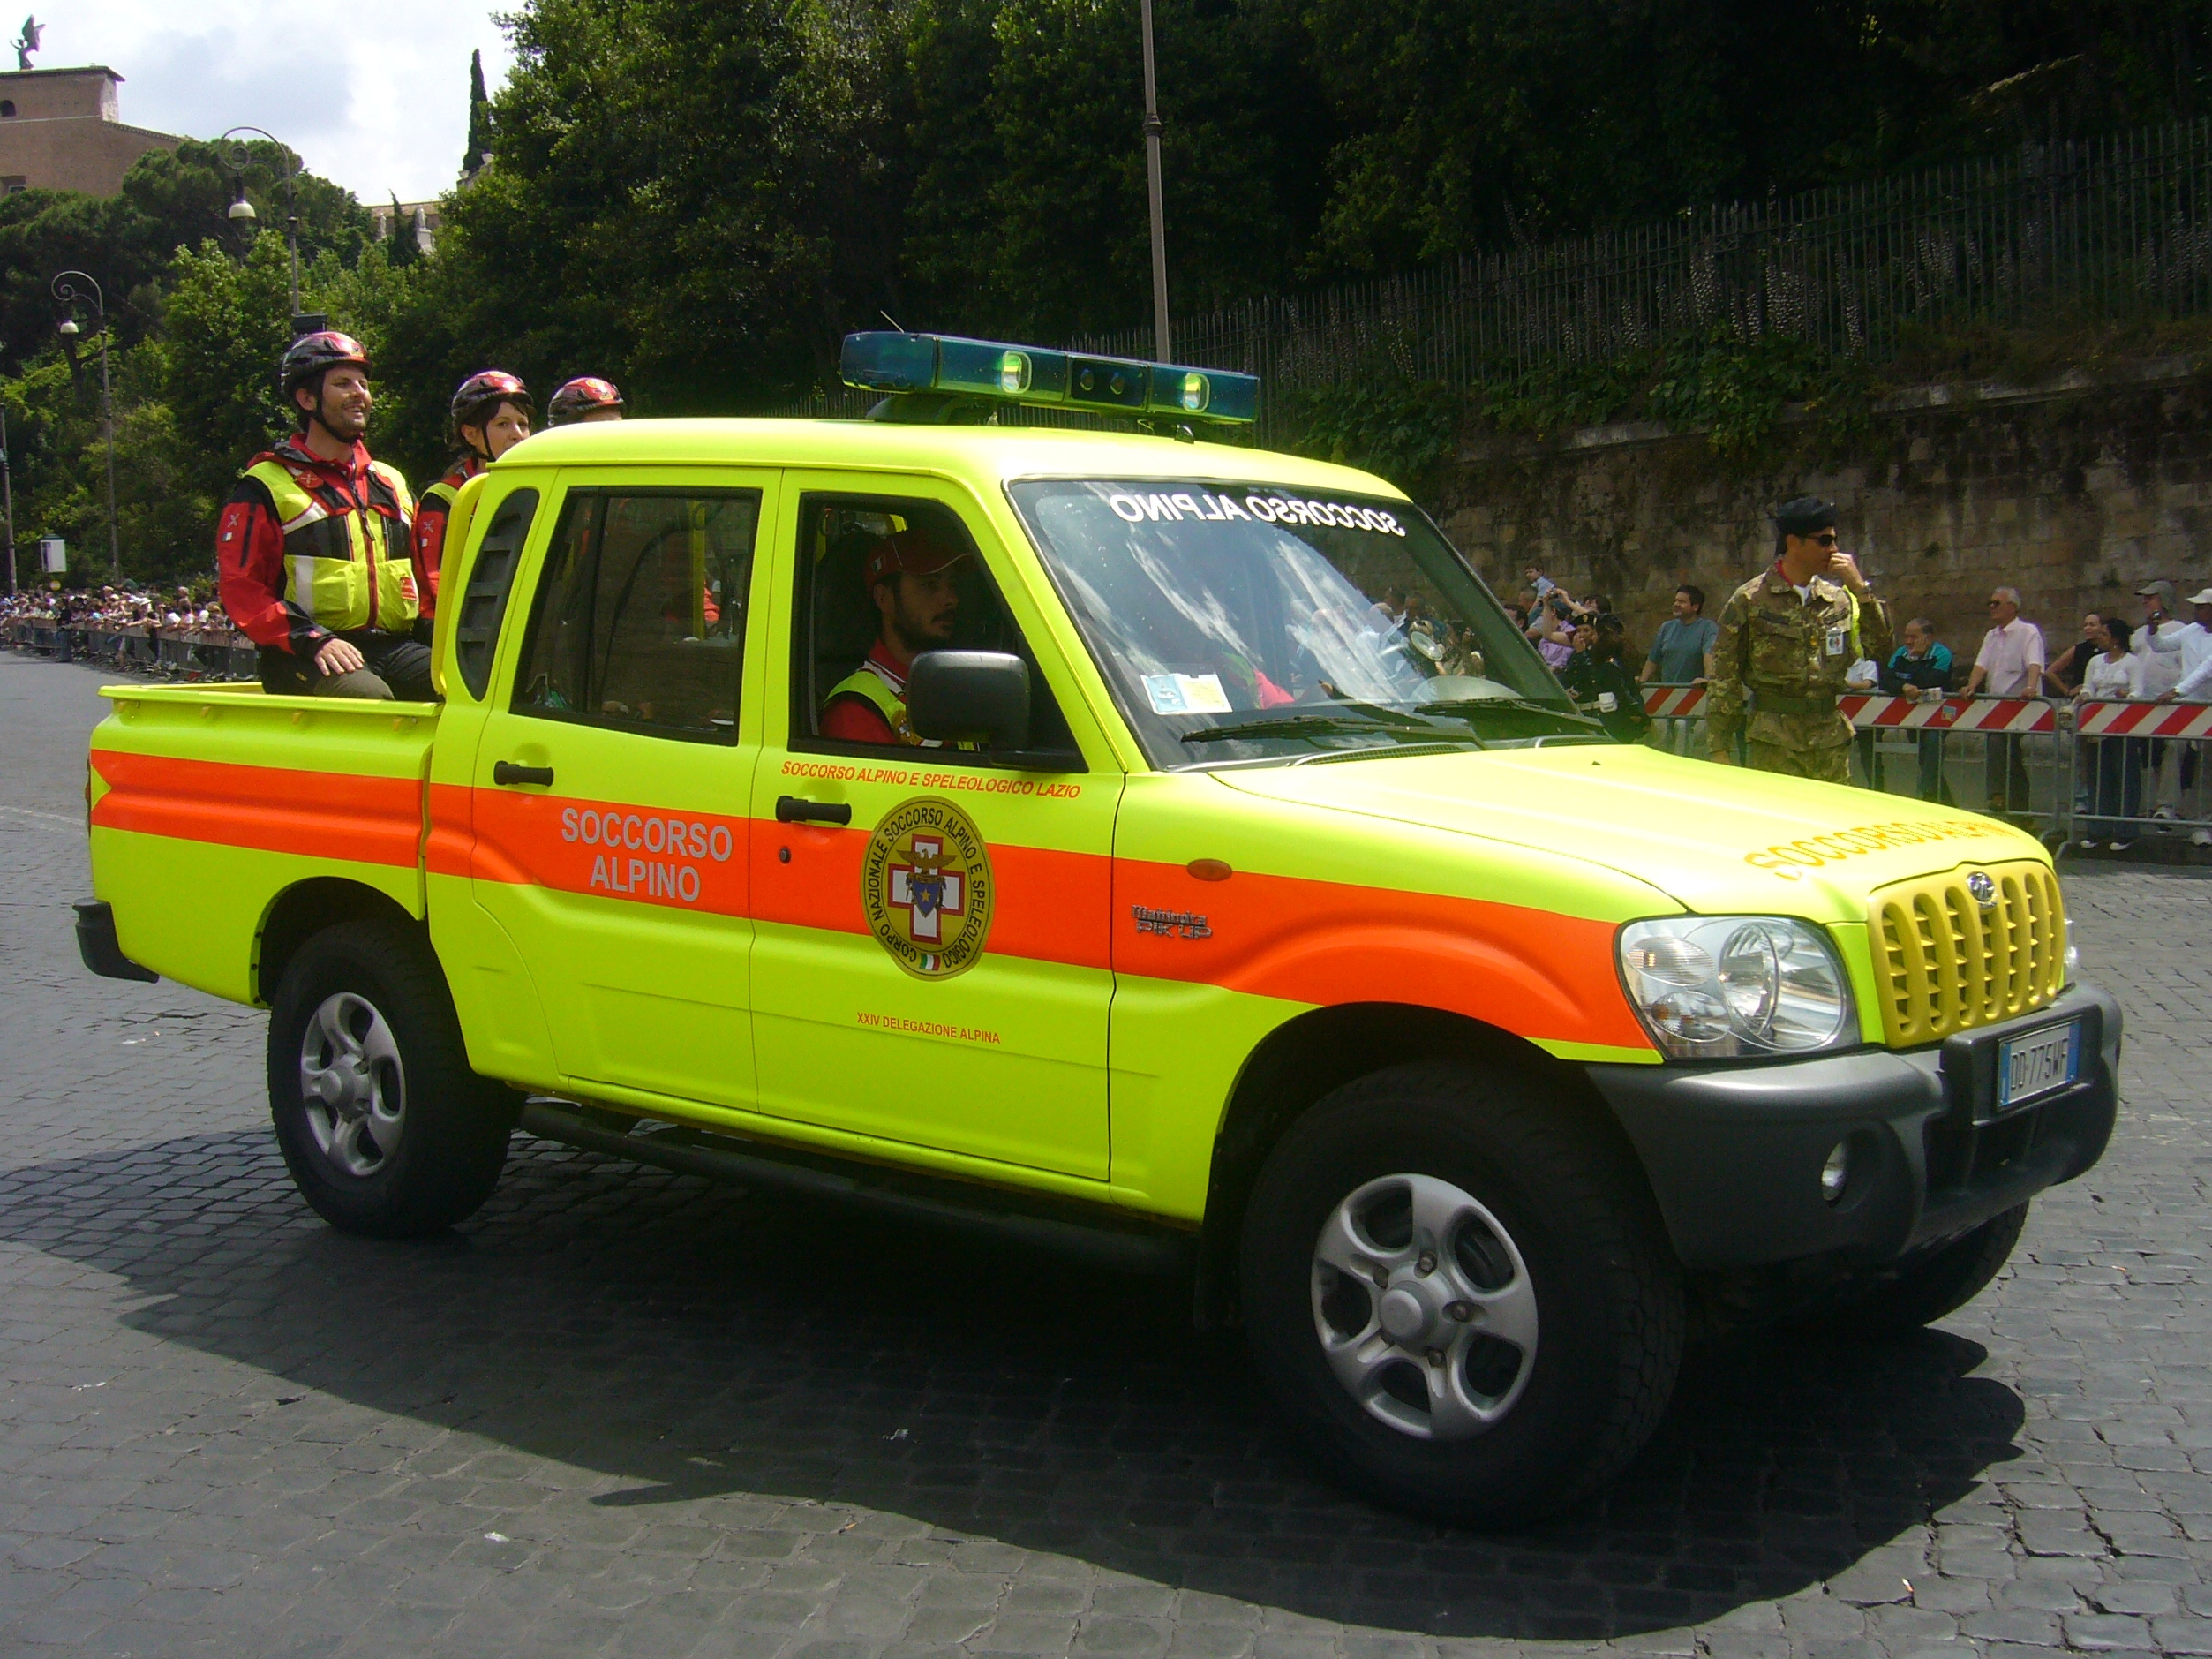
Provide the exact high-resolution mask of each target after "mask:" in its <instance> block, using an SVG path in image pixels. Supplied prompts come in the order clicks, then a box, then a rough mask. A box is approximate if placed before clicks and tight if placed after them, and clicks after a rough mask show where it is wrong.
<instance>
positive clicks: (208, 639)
mask: <svg viewBox="0 0 2212 1659" xmlns="http://www.w3.org/2000/svg"><path fill="white" fill-rule="evenodd" d="M0 643H4V644H5V645H9V646H10V647H11V648H12V649H14V650H17V651H21V652H28V653H30V654H31V655H34V656H41V657H49V658H51V659H53V660H56V661H57V662H84V663H91V664H94V665H96V666H98V667H105V668H113V669H115V670H117V672H118V673H123V674H136V675H146V676H147V677H149V678H154V679H165V680H182V681H187V682H192V681H200V680H252V679H254V678H257V677H258V675H259V673H260V664H259V655H260V653H259V652H256V651H255V649H254V647H253V645H252V642H250V641H242V640H240V639H239V638H238V637H237V636H236V635H234V634H229V633H209V632H200V631H197V630H195V631H191V632H187V631H185V630H182V629H166V628H165V629H161V630H147V629H145V628H117V627H115V626H113V625H112V624H103V623H100V622H70V623H67V624H65V625H64V624H63V623H60V622H42V621H38V620H23V619H19V620H16V621H12V622H5V623H0Z"/></svg>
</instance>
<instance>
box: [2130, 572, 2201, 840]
mask: <svg viewBox="0 0 2212 1659" xmlns="http://www.w3.org/2000/svg"><path fill="white" fill-rule="evenodd" d="M2135 597H2136V598H2138V599H2140V600H2142V601H2143V625H2142V626H2141V628H2138V629H2137V630H2135V637H2134V638H2133V640H2132V641H2131V642H2130V644H2129V645H2128V650H2129V651H2130V652H2133V654H2134V656H2135V657H2136V658H2138V659H2139V660H2141V663H2142V690H2141V693H2140V695H2141V696H2143V697H2146V698H2153V699H2156V698H2162V697H2163V696H2165V695H2166V693H2167V692H2169V691H2171V690H2173V689H2174V687H2175V686H2176V685H2178V684H2179V683H2180V682H2181V634H2182V628H2183V623H2182V622H2181V620H2180V619H2179V618H2178V616H2176V615H2174V613H2175V612H2177V611H2178V610H2179V609H2180V608H2181V598H2180V595H2179V594H2178V592H2176V591H2175V588H2174V584H2172V583H2171V582H2169V581H2167V580H2166V579H2165V578H2164V577H2159V578H2158V579H2157V580H2156V581H2155V582H2146V583H2144V584H2142V586H2141V587H2139V588H2137V589H2136V590H2135ZM2170 747H2171V745H2170V744H2169V743H2167V742H2166V740H2165V739H2164V738H2162V737H2154V738H2152V739H2151V740H2150V788H2148V789H2146V790H2145V791H2144V792H2143V793H2144V794H2145V796H2147V797H2148V801H2149V804H2150V815H2151V816H2152V817H2153V818H2171V817H2173V815H2174V796H2173V794H2172V793H2171V790H2172V788H2173V786H2174V784H2175V783H2176V781H2177V779H2176V777H2175V775H2174V773H2169V772H2167V770H2166V750H2168V749H2169V748H2170ZM2175 773H2178V774H2179V776H2178V784H2179V787H2180V788H2181V789H2183V790H2185V791H2186V790H2187V789H2188V788H2191V787H2192V786H2193V785H2194V783H2195V782H2196V778H2197V751H2196V746H2195V745H2194V744H2193V743H2184V744H2183V745H2182V747H2181V764H2180V765H2178V767H2176V768H2175Z"/></svg>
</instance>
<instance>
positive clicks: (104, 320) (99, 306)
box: [53, 271, 123, 581]
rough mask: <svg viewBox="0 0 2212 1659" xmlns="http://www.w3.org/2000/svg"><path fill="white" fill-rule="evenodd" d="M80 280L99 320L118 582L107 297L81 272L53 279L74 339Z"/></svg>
mask: <svg viewBox="0 0 2212 1659" xmlns="http://www.w3.org/2000/svg"><path fill="white" fill-rule="evenodd" d="M78 283H83V284H84V285H85V286H86V287H87V288H89V289H91V290H92V305H93V311H94V314H95V315H96V316H97V317H98V318H99V319H100V424H101V425H102V426H104V427H106V428H107V434H108V574H109V576H110V577H114V578H115V579H116V580H117V581H121V580H122V579H123V539H122V537H121V536H120V535H119V534H117V531H116V409H115V399H114V397H113V396H111V395H110V393H109V388H108V300H107V297H106V296H105V295H104V294H102V292H101V291H100V284H99V283H95V282H94V281H93V279H92V278H91V277H89V276H87V275H85V274H84V272H82V271H64V272H63V273H62V274H61V275H58V276H56V278H55V279H54V282H53V290H54V298H56V299H58V300H60V301H61V302H62V304H63V305H67V306H68V307H70V310H69V311H67V312H64V313H63V314H62V324H61V332H62V334H63V336H64V338H67V339H72V340H73V339H75V338H76V337H77V336H78V335H79V333H81V332H82V330H81V329H79V328H78V326H77V319H76V316H75V315H74V314H73V313H74V312H75V309H76V305H77V302H78V300H79V299H80V298H83V296H82V295H81V294H80V293H79V291H78V290H77V284H78Z"/></svg>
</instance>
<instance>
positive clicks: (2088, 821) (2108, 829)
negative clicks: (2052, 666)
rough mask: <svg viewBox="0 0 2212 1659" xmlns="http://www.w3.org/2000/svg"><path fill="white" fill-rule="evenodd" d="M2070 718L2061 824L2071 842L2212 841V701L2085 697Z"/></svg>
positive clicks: (2111, 846)
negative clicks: (2088, 700) (2090, 700)
mask: <svg viewBox="0 0 2212 1659" xmlns="http://www.w3.org/2000/svg"><path fill="white" fill-rule="evenodd" d="M2071 723H2072V726H2073V733H2072V738H2073V741H2072V743H2070V744H2069V745H2068V750H2069V757H2070V765H2069V770H2068V773H2067V788H2066V791H2065V811H2064V814H2063V816H2062V818H2061V819H2060V822H2059V826H2058V833H2059V834H2060V835H2061V836H2062V837H2063V838H2064V840H2065V841H2066V842H2067V843H2069V844H2071V845H2073V847H2074V848H2076V849H2078V850H2080V851H2084V852H2087V851H2090V850H2093V849H2096V848H2104V849H2107V850H2121V849H2129V848H2135V847H2136V845H2137V843H2139V842H2144V841H2148V842H2151V843H2152V844H2153V845H2154V846H2156V845H2160V844H2163V845H2166V846H2171V847H2173V848H2180V847H2182V846H2184V845H2185V844H2193V845H2195V846H2197V847H2212V775H2208V770H2207V769H2208V767H2212V755H2208V754H2207V753H2206V750H2207V749H2208V747H2212V705H2208V704H2203V703H2083V704H2080V705H2078V706H2077V707H2076V708H2075V709H2074V710H2073V720H2072V722H2071ZM2144 850H2148V848H2145V849H2144Z"/></svg>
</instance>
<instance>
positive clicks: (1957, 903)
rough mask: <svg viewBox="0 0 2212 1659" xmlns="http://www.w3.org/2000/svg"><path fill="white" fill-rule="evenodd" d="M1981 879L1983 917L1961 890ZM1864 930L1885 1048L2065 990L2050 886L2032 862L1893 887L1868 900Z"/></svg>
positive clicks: (2044, 868)
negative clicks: (1986, 883)
mask: <svg viewBox="0 0 2212 1659" xmlns="http://www.w3.org/2000/svg"><path fill="white" fill-rule="evenodd" d="M1977 875H1979V876H1986V877H1987V878H1988V879H1989V880H1990V882H1991V883H1992V884H1994V886H1995V888H1996V892H1995V894H1994V895H1993V898H1992V901H1991V902H1990V904H1989V905H1987V906H1986V907H1985V906H1984V905H1983V903H1982V902H1981V901H1980V900H1979V899H1977V898H1976V897H1975V893H1974V889H1973V887H1972V886H1970V885H1969V884H1970V883H1971V882H1972V881H1973V879H1974V878H1975V876H1977ZM1870 926H1871V928H1872V931H1873V936H1874V957H1875V970H1876V972H1877V974H1878V975H1879V976H1880V978H1881V985H1882V1029H1883V1034H1884V1038H1885V1041H1886V1042H1887V1043H1888V1044H1889V1045H1890V1046H1891V1047H1892V1048H1912V1047H1915V1046H1917V1045H1919V1044H1922V1043H1936V1042H1940V1041H1941V1040H1942V1039H1943V1038H1945V1037H1949V1036H1950V1035H1951V1034H1952V1032H1954V1031H1964V1030H1968V1029H1972V1028H1973V1027H1975V1026H1977V1025H1990V1024H1993V1023H1995V1022H1998V1021H1999V1020H2009V1019H2012V1018H2013V1017H2014V1016H2016V1015H2018V1014H2027V1013H2030V1012H2032V1011H2033V1010H2035V1009H2036V1008H2039V1007H2043V1004H2045V1003H2047V1002H2049V1001H2050V1000H2051V999H2052V998H2054V997H2056V996H2057V995H2058V992H2060V991H2061V990H2063V989H2064V988H2065V978H2066V915H2065V906H2064V904H2063V903H2062V902H2061V901H2060V899H2059V897H2058V877H2057V876H2056V875H2054V874H2052V872H2051V871H2050V866H2048V865H2046V864H2043V863H2036V862H2035V860H2033V859H2021V860H2020V861H2018V862H2017V863H2004V864H1990V865H1988V866H1986V867H1983V868H1981V869H1978V870H1954V871H1947V872H1945V874H1943V875H1940V876H1926V877H1922V878H1920V879H1916V880H1913V881H1900V882H1898V883H1896V884H1895V885H1894V886H1887V887H1884V888H1882V889H1880V890H1879V891H1878V892H1877V893H1876V894H1875V895H1874V899H1873V903H1872V914H1871V916H1870Z"/></svg>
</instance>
